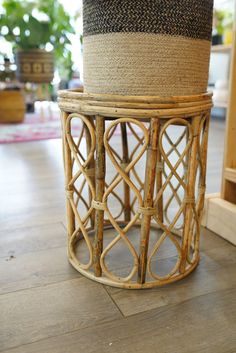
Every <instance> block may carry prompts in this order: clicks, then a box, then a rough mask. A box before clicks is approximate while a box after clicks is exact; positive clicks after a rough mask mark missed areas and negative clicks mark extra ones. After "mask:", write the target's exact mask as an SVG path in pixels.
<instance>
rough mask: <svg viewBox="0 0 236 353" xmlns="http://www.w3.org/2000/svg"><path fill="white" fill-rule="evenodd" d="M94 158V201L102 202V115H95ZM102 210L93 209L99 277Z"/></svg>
mask: <svg viewBox="0 0 236 353" xmlns="http://www.w3.org/2000/svg"><path fill="white" fill-rule="evenodd" d="M95 124H96V160H95V178H96V201H98V202H102V198H103V194H104V190H105V173H106V160H105V147H104V142H103V137H104V131H105V119H104V117H102V116H96V118H95ZM103 223H104V211H103V210H99V209H96V211H95V239H94V260H93V261H94V274H95V276H96V277H100V276H101V274H102V269H101V265H100V257H101V253H102V250H103V226H104V224H103Z"/></svg>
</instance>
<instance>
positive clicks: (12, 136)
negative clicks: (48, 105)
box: [0, 109, 61, 143]
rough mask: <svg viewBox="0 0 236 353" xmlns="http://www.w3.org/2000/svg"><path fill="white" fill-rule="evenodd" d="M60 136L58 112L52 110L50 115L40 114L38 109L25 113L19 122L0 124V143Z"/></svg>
mask: <svg viewBox="0 0 236 353" xmlns="http://www.w3.org/2000/svg"><path fill="white" fill-rule="evenodd" d="M60 137H61V121H60V112H59V110H57V109H53V110H52V114H51V116H50V115H49V114H48V112H47V114H45V116H44V117H42V116H41V114H40V113H39V111H38V110H36V112H35V113H33V114H26V116H25V119H24V121H23V122H22V123H21V124H0V143H13V142H27V141H37V140H47V139H55V138H60Z"/></svg>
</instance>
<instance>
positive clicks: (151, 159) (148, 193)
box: [138, 118, 160, 283]
mask: <svg viewBox="0 0 236 353" xmlns="http://www.w3.org/2000/svg"><path fill="white" fill-rule="evenodd" d="M159 127H160V123H159V120H158V119H156V118H153V119H151V123H150V138H149V145H148V149H147V161H146V172H145V184H144V199H143V210H144V211H146V210H147V211H148V210H150V209H151V208H152V207H153V193H154V187H155V178H156V163H157V146H158V135H159V134H158V132H159ZM151 217H152V215H151V212H150V214H149V212H144V213H143V214H142V220H141V234H140V257H139V269H138V282H139V283H144V282H145V278H146V267H147V253H148V244H149V233H150V225H151Z"/></svg>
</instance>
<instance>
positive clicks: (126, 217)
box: [121, 123, 131, 222]
mask: <svg viewBox="0 0 236 353" xmlns="http://www.w3.org/2000/svg"><path fill="white" fill-rule="evenodd" d="M121 139H122V152H123V158H122V162H121V163H122V166H123V169H125V167H126V166H127V165H128V163H129V148H128V139H127V129H126V123H121ZM127 176H128V177H129V173H127ZM130 215H131V210H130V189H129V185H128V184H127V183H126V182H125V181H124V220H125V221H126V222H128V221H130Z"/></svg>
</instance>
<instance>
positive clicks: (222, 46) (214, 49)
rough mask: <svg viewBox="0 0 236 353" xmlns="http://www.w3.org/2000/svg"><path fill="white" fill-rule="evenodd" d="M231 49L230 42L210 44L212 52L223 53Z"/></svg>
mask: <svg viewBox="0 0 236 353" xmlns="http://www.w3.org/2000/svg"><path fill="white" fill-rule="evenodd" d="M231 49H232V44H220V45H212V47H211V51H212V53H224V52H227V51H230V50H231Z"/></svg>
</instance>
